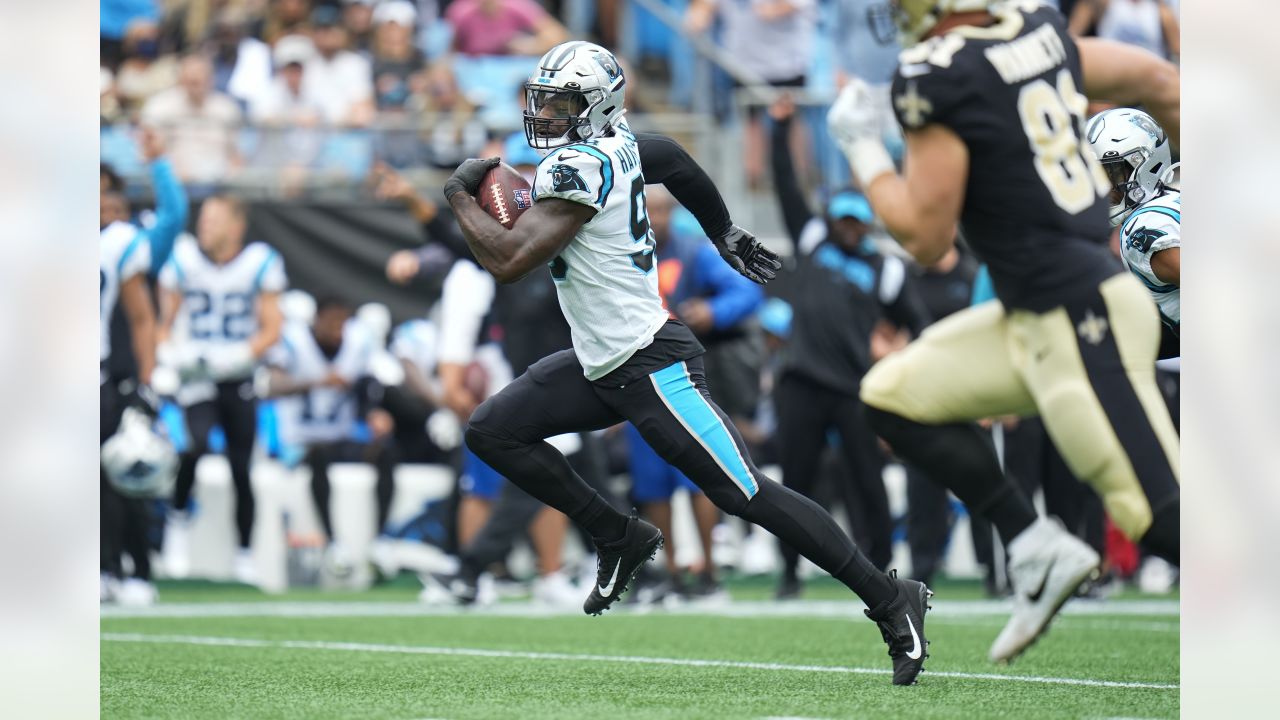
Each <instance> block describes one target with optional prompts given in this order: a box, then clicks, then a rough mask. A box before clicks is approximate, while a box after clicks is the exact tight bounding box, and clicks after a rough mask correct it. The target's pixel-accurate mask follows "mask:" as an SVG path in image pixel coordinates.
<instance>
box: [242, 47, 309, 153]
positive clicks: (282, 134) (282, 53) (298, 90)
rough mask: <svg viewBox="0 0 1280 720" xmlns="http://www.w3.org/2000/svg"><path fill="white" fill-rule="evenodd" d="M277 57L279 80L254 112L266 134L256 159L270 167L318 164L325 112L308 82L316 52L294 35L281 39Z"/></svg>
mask: <svg viewBox="0 0 1280 720" xmlns="http://www.w3.org/2000/svg"><path fill="white" fill-rule="evenodd" d="M273 54H274V56H275V65H276V68H277V69H276V74H275V77H274V78H273V79H272V81H271V85H270V86H268V88H267V89H266V91H265V92H264V93H262V94H261V95H260V96H259V98H258V99H257V100H256V101H255V102H254V103H253V105H252V107H251V108H250V117H251V118H252V119H253V122H254V124H256V125H260V126H261V127H262V130H263V136H262V142H261V145H259V147H258V150H257V152H256V153H255V157H254V159H255V161H256V162H258V163H260V164H263V165H266V166H276V165H282V166H286V167H289V166H292V167H300V166H301V167H304V166H306V165H308V164H310V163H311V162H312V161H313V160H315V158H316V156H317V155H318V154H319V152H320V144H321V142H322V140H323V136H322V134H321V133H320V132H319V131H318V129H317V128H318V126H319V125H320V122H321V117H322V115H323V110H324V109H323V107H322V105H321V100H320V98H318V97H316V95H315V93H314V91H313V90H312V88H313V87H314V86H313V85H310V84H308V83H307V82H306V73H307V69H306V68H307V65H308V63H309V62H310V60H311V59H312V58H313V57H314V56H315V48H314V47H313V46H312V44H311V41H310V40H308V39H307V38H305V37H303V36H301V35H291V36H288V37H283V38H280V41H279V42H278V43H276V49H275V52H274V53H273Z"/></svg>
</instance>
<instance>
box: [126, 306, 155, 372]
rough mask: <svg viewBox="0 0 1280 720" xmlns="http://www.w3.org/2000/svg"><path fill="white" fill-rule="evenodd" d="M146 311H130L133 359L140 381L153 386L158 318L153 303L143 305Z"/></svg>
mask: <svg viewBox="0 0 1280 720" xmlns="http://www.w3.org/2000/svg"><path fill="white" fill-rule="evenodd" d="M142 305H143V306H144V307H145V309H130V310H129V311H128V316H129V317H128V320H129V335H130V337H131V338H132V342H133V357H134V359H135V360H136V361H137V363H138V381H139V382H141V383H142V384H143V385H150V384H151V371H152V370H154V369H155V367H156V316H155V314H154V313H153V312H152V311H151V301H150V299H147V300H146V302H144V303H142Z"/></svg>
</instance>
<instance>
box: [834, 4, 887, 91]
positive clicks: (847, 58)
mask: <svg viewBox="0 0 1280 720" xmlns="http://www.w3.org/2000/svg"><path fill="white" fill-rule="evenodd" d="M884 6H885V2H884V0H836V2H835V37H836V38H837V39H838V42H837V43H836V84H837V85H839V86H843V85H844V83H845V80H846V79H847V78H849V77H850V76H853V77H859V78H862V79H863V80H865V81H866V82H867V84H869V85H871V86H872V87H875V86H879V85H885V86H887V85H888V84H889V83H891V82H892V81H893V71H894V70H895V69H897V67H898V53H899V52H901V50H902V48H901V47H900V46H899V45H898V37H897V33H898V30H897V27H895V26H894V25H893V18H892V17H891V16H890V15H889V14H888V13H884V14H883V16H882V15H881V14H878V13H875V12H874V10H875V9H876V8H879V7H884Z"/></svg>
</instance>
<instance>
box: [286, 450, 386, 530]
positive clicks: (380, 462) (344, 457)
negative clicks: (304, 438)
mask: <svg viewBox="0 0 1280 720" xmlns="http://www.w3.org/2000/svg"><path fill="white" fill-rule="evenodd" d="M303 462H305V463H306V465H307V467H308V468H309V469H310V470H311V497H312V498H313V499H314V500H315V502H316V514H318V515H319V516H320V524H321V525H322V526H324V534H325V537H327V538H328V539H329V540H333V513H332V512H331V511H330V509H329V498H330V496H331V491H330V486H329V466H330V465H332V464H333V463H335V462H361V463H368V464H369V465H372V466H373V467H374V470H375V471H376V472H377V481H376V483H375V489H376V494H377V498H378V516H377V522H378V525H377V528H378V531H379V532H382V531H383V530H385V529H386V526H387V515H388V514H389V513H390V512H391V499H392V497H393V496H394V494H395V489H396V486H395V466H396V460H395V452H394V451H393V450H392V448H391V447H390V446H389V445H387V444H385V443H372V444H365V443H358V442H354V441H351V440H338V441H335V442H328V443H316V444H315V445H312V446H310V447H308V448H307V454H306V457H305V458H304V460H303Z"/></svg>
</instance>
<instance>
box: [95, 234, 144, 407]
mask: <svg viewBox="0 0 1280 720" xmlns="http://www.w3.org/2000/svg"><path fill="white" fill-rule="evenodd" d="M150 268H151V248H150V247H149V246H148V245H147V239H146V237H145V236H144V235H143V234H142V233H140V232H138V228H137V227H135V226H133V225H130V224H129V223H124V222H114V223H111V224H110V225H108V226H106V227H105V228H103V229H102V233H101V235H100V236H99V239H98V285H99V290H98V314H99V316H100V318H101V321H102V325H101V332H102V337H101V341H100V344H99V355H98V359H99V361H101V362H102V363H104V364H105V363H106V362H107V359H108V358H110V357H111V315H112V314H113V313H114V312H115V309H116V302H117V301H118V300H119V299H120V286H121V285H124V283H125V282H126V281H128V280H129V279H130V278H132V277H133V276H134V275H141V274H143V273H145V272H147V270H149V269H150ZM105 372H106V371H105V369H104V370H103V378H102V380H103V381H104V382H105V380H106V375H105Z"/></svg>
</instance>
